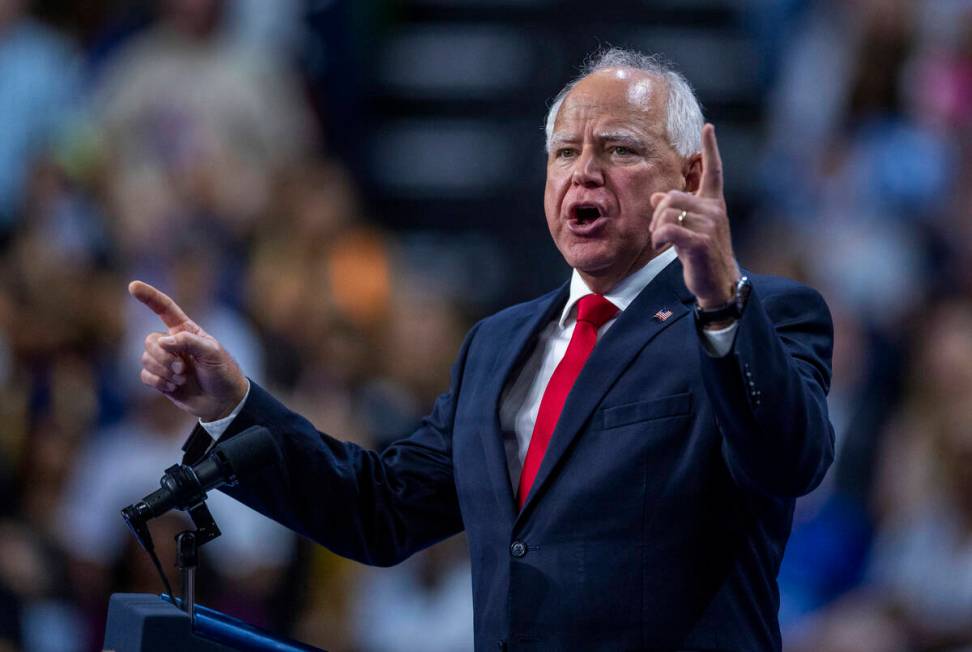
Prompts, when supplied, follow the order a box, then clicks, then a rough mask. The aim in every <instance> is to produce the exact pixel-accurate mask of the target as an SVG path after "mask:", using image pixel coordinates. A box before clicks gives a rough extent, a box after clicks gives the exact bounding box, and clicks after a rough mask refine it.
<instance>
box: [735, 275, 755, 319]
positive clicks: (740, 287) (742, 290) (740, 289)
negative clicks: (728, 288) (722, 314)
mask: <svg viewBox="0 0 972 652" xmlns="http://www.w3.org/2000/svg"><path fill="white" fill-rule="evenodd" d="M752 291H753V284H752V282H751V281H750V280H749V277H748V276H743V277H742V278H741V279H739V282H738V283H736V317H742V311H743V308H745V307H746V301H747V300H748V299H749V293H750V292H752Z"/></svg>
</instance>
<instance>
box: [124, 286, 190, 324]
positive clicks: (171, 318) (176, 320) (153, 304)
mask: <svg viewBox="0 0 972 652" xmlns="http://www.w3.org/2000/svg"><path fill="white" fill-rule="evenodd" d="M128 293H129V294H130V295H132V296H133V297H135V298H136V299H138V300H139V301H141V302H142V303H144V304H145V305H146V306H148V307H149V309H150V310H151V311H152V312H154V313H155V314H156V315H158V316H159V318H160V319H161V320H162V323H164V324H165V325H166V326H167V327H168V328H170V329H171V328H177V327H179V326H185V325H186V323H187V322H188V323H191V320H190V319H189V317H188V316H187V315H186V313H184V312H182V308H180V307H179V304H177V303H176V302H175V301H173V300H172V299H171V298H170V297H169V295H167V294H166V293H165V292H162V291H160V290H157V289H155V288H154V287H152V286H151V285H149V284H148V283H143V282H142V281H132V282H131V283H129V284H128Z"/></svg>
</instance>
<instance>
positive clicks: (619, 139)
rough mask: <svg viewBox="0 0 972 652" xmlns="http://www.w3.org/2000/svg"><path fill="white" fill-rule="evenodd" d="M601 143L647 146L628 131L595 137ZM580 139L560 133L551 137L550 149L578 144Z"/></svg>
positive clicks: (599, 134)
mask: <svg viewBox="0 0 972 652" xmlns="http://www.w3.org/2000/svg"><path fill="white" fill-rule="evenodd" d="M594 137H595V138H596V139H597V140H599V141H602V142H603V141H607V142H612V143H624V144H627V145H636V146H641V147H643V146H644V145H645V143H644V141H643V140H642V139H641V138H638V137H637V136H635V135H634V134H632V133H629V132H626V131H605V132H601V133H598V134H595V136H594ZM577 140H578V138H577V137H576V136H573V135H571V134H566V133H563V132H561V133H559V134H553V135H552V136H551V137H550V148H551V149H555V148H557V147H559V146H561V145H565V144H569V143H576V142H577Z"/></svg>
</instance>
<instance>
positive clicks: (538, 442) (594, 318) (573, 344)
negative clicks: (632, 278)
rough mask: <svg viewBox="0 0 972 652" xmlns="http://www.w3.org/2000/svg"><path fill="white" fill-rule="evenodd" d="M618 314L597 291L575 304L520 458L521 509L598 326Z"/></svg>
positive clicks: (588, 355) (519, 495) (518, 496)
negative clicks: (561, 349) (564, 341)
mask: <svg viewBox="0 0 972 652" xmlns="http://www.w3.org/2000/svg"><path fill="white" fill-rule="evenodd" d="M616 314H618V308H617V306H615V305H614V304H613V303H611V302H610V301H608V300H607V299H605V298H604V297H603V296H601V295H600V294H588V295H586V296H584V297H581V300H580V301H579V302H578V303H577V323H576V324H575V325H574V334H573V335H571V337H570V344H568V345H567V353H565V354H564V358H563V360H561V361H560V364H558V365H557V368H556V369H555V370H554V372H553V375H552V376H550V382H549V383H547V388H546V389H545V390H544V391H543V398H541V399H540V409H539V411H538V412H537V422H536V423H535V424H534V426H533V436H532V437H530V447H529V448H528V449H527V454H526V459H525V460H523V472H522V473H521V474H520V486H519V488H518V489H517V491H516V500H517V504H518V505H519V507H520V509H523V504H524V503H525V502H526V499H527V496H528V495H529V494H530V487H532V486H533V481H534V480H535V479H536V477H537V472H538V471H539V470H540V462H542V461H543V455H544V453H546V452H547V444H549V443H550V438H551V436H553V431H554V428H555V427H556V426H557V420H558V419H559V418H560V412H561V411H562V410H563V409H564V403H565V402H566V401H567V394H569V393H570V388H571V387H573V386H574V381H575V380H577V376H578V375H579V374H580V372H581V369H583V368H584V363H585V362H587V358H589V357H590V355H591V351H593V350H594V345H595V344H596V343H597V331H598V329H599V328H601V326H603V325H604V324H606V323H607V322H608V321H610V320H611V318H613V317H614V316H615V315H616Z"/></svg>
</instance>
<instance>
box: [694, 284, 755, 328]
mask: <svg viewBox="0 0 972 652" xmlns="http://www.w3.org/2000/svg"><path fill="white" fill-rule="evenodd" d="M752 289H753V285H752V282H751V281H750V280H749V277H748V276H743V277H741V278H740V279H739V280H738V281H736V285H735V288H734V289H733V296H732V298H731V299H730V300H729V301H728V302H727V303H725V304H723V305H721V306H719V307H717V308H709V309H706V308H703V307H702V306H700V305H699V304H698V302H696V304H695V322H696V323H697V324H698V325H699V326H708V325H709V324H717V323H719V322H725V321H736V320H737V319H739V318H740V317H742V313H743V309H744V308H745V307H746V301H747V300H748V299H749V294H750V292H752Z"/></svg>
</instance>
